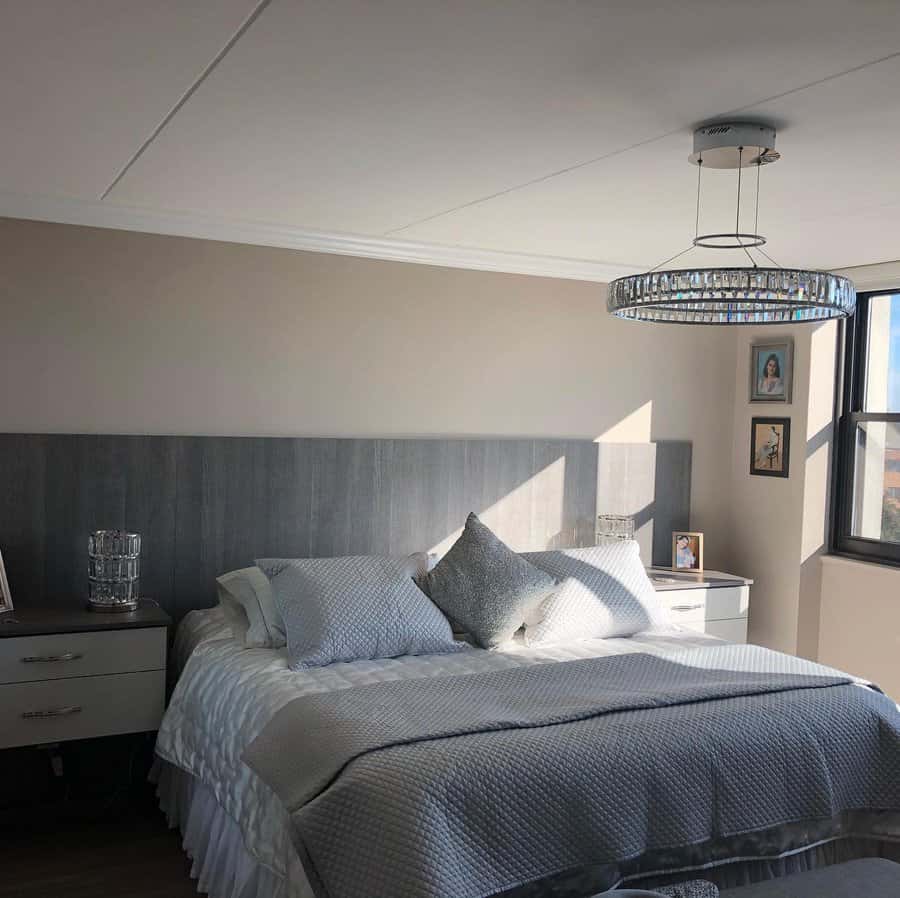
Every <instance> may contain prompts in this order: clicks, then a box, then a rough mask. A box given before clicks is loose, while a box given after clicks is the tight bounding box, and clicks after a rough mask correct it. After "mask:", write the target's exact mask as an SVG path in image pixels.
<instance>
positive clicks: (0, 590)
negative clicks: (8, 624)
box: [0, 552, 13, 614]
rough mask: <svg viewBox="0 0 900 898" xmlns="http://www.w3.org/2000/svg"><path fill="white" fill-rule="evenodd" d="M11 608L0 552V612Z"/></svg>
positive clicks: (10, 597) (10, 598) (7, 583)
mask: <svg viewBox="0 0 900 898" xmlns="http://www.w3.org/2000/svg"><path fill="white" fill-rule="evenodd" d="M12 610H13V602H12V596H11V595H10V593H9V581H8V580H7V579H6V568H5V567H4V566H3V553H2V552H0V614H3V612H4V611H12Z"/></svg>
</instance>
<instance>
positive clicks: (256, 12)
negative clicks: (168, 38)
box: [100, 0, 272, 200]
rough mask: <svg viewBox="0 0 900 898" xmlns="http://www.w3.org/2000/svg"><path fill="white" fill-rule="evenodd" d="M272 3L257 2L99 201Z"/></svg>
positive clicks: (114, 185) (260, 0)
mask: <svg viewBox="0 0 900 898" xmlns="http://www.w3.org/2000/svg"><path fill="white" fill-rule="evenodd" d="M271 2H272V0H259V3H257V4H256V6H255V7H254V8H253V11H252V12H251V13H250V15H249V16H247V18H246V19H244V21H243V23H242V24H241V25H240V27H239V28H238V29H237V31H235V32H234V34H232V36H231V37H230V38H229V40H228V41H227V43H226V44H225V46H223V47H222V49H221V50H219V52H218V53H217V54H216V55H215V56H214V57H213V58H212V60H211V61H210V62H209V63H208V64H207V66H206V68H204V69H203V71H202V72H201V73H200V74H199V75H198V76H197V78H196V79H195V80H194V82H193V83H192V84H191V86H190V87H189V88H188V89H187V90H186V91H185V92H184V93H183V94H182V95H181V97H180V98H179V99H178V102H176V103H175V105H174V106H173V107H172V108H171V109H170V110H169V111H168V113H166V115H165V117H164V118H163V120H162V121H161V122H160V123H159V124H158V125H157V126H156V127H155V128H154V129H153V131H151V132H150V135H149V136H148V137H147V138H146V140H144V142H143V143H142V144H141V145H140V146H139V147H138V149H137V151H136V152H135V153H134V154H133V155H132V157H131V158H130V159H129V160H128V161H127V162H126V163H125V165H124V166H123V167H122V168H121V169H120V170H119V173H118V174H117V175H116V176H115V178H113V180H112V182H111V183H110V184H109V186H108V187H107V188H106V190H104V191H103V193H102V194H100V199H101V200H105V199H106V198H107V197H108V196H109V194H110V193H111V192H112V191H113V190H114V189H115V188H116V187H117V186H118V184H119V183H120V182H121V181H122V179H123V178H124V177H125V175H127V174H128V172H129V171H130V170H131V168H132V166H133V165H134V164H135V162H137V161H138V160H139V159H140V158H141V156H143V155H144V153H145V152H146V151H147V149H148V148H149V147H150V145H151V144H152V143H153V141H154V140H156V138H157V137H159V135H160V134H161V133H162V131H163V129H164V128H165V127H166V126H167V125H168V124H169V122H171V121H172V119H173V118H175V116H176V115H177V114H178V112H180V111H181V109H182V108H183V107H184V105H185V103H187V101H188V100H189V99H190V98H191V97H192V96H193V95H194V93H196V91H197V89H198V88H199V87H200V85H201V84H203V82H204V81H205V80H206V79H207V78H208V77H209V76H210V75H211V74H212V72H213V70H214V69H215V68H216V66H218V64H219V63H220V62H221V61H222V60H223V59H224V58H225V57H226V56H227V55H228V53H229V52H230V51H231V50H232V48H233V47H234V45H235V44H236V43H237V42H238V41H239V40H240V39H241V38H242V37H243V36H244V35H245V34H246V33H247V31H248V30H249V29H250V26H251V25H252V24H253V23H254V22H255V21H256V20H257V19H258V18H259V17H260V15H261V14H262V12H263V11H264V10H265V8H266V7H267V6H268V5H269V4H270V3H271Z"/></svg>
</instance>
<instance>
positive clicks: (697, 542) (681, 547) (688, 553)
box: [672, 530, 703, 571]
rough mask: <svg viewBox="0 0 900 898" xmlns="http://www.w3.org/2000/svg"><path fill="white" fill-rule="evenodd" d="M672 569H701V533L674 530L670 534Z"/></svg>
mask: <svg viewBox="0 0 900 898" xmlns="http://www.w3.org/2000/svg"><path fill="white" fill-rule="evenodd" d="M672 570H673V571H702V570H703V534H702V533H690V532H688V531H686V530H676V531H675V532H674V533H673V534H672Z"/></svg>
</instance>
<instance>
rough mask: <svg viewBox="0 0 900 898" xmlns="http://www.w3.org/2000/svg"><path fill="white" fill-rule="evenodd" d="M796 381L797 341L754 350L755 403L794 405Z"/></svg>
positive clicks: (752, 394) (752, 396) (762, 345)
mask: <svg viewBox="0 0 900 898" xmlns="http://www.w3.org/2000/svg"><path fill="white" fill-rule="evenodd" d="M793 379H794V341H793V340H784V341H782V342H780V343H754V344H753V345H752V346H751V347H750V401H751V402H790V401H791V387H792V382H793Z"/></svg>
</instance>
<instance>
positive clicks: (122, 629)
mask: <svg viewBox="0 0 900 898" xmlns="http://www.w3.org/2000/svg"><path fill="white" fill-rule="evenodd" d="M11 619H12V620H14V621H15V622H11ZM170 625H171V619H170V618H169V616H168V615H167V614H166V613H165V612H164V611H163V610H162V609H161V608H159V607H158V606H157V605H156V604H154V603H152V602H148V601H143V602H141V605H140V607H139V608H138V610H137V611H134V612H131V613H106V614H105V613H99V612H95V611H88V610H87V609H82V608H78V607H74V608H64V607H59V606H45V607H37V606H36V607H31V608H28V607H22V608H16V609H15V611H14V612H12V613H9V614H4V615H0V748H12V747H14V746H20V745H39V744H41V743H45V742H65V741H67V740H70V739H92V738H94V737H96V736H112V735H117V734H121V733H140V732H146V731H150V730H156V729H157V728H158V727H159V722H160V720H161V719H162V715H163V710H164V707H165V694H166V647H167V643H168V628H169V626H170Z"/></svg>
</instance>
